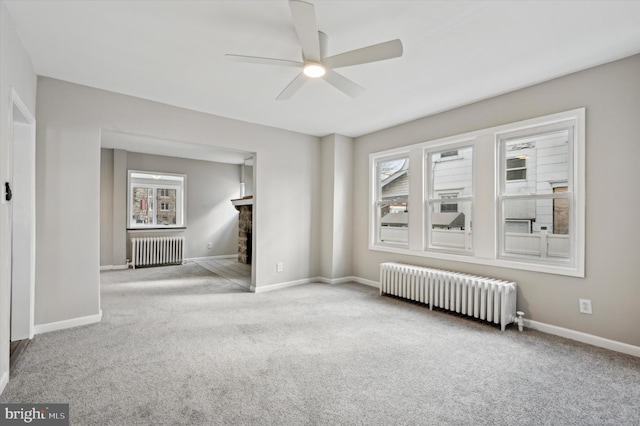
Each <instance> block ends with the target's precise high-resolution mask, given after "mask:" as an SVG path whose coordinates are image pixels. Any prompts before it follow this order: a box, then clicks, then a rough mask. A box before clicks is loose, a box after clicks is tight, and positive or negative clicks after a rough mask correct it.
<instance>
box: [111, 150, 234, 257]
mask: <svg viewBox="0 0 640 426" xmlns="http://www.w3.org/2000/svg"><path fill="white" fill-rule="evenodd" d="M118 151H119V150H118ZM123 152H124V155H125V160H126V164H124V167H122V170H115V171H114V163H113V157H114V155H113V154H114V150H113V149H106V148H102V150H101V157H100V162H101V172H100V174H101V175H100V182H101V186H100V265H101V266H107V265H114V266H115V265H124V260H125V259H124V258H114V256H113V253H114V250H113V249H114V247H113V240H114V238H113V236H114V234H116V233H117V234H127V233H126V229H124V228H122V227H121V229H114V226H113V220H112V218H113V215H114V214H116V213H119V214H123V213H124V215H125V216H126V212H122V211H114V209H113V200H114V197H120V198H124V199H125V200H126V197H127V187H126V184H127V183H126V181H127V178H126V177H127V170H128V169H130V170H143V171H155V172H167V173H179V174H185V175H187V184H186V202H187V204H186V225H187V226H186V228H187V229H186V230H180V231H166V232H164V231H163V232H160V231H151V232H140V231H135V232H133V233H128V235H127V238H126V242H125V244H126V250H124V249H125V247H123V248H122V249H123V252H125V253H126V258H128V259H131V246H130V238H131V236H147V235H181V236H184V237H185V240H186V245H185V257H187V258H194V257H207V256H221V255H233V254H236V253H237V251H238V247H237V245H238V211H237V210H236V209H235V208H234V207H233V205H232V204H231V201H230V200H231V199H233V198H238V195H239V192H240V167H241V166H240V165H235V164H223V163H214V162H210V161H200V160H189V159H186V158H176V157H166V156H161V155H151V154H141V153H135V152H126V151H123ZM114 173H118V174H120V175H123V176H124V180H123V181H122V183H123V184H124V185H119V186H121V187H120V188H117V189H116V188H114V184H113V182H114V179H113V178H114ZM125 209H126V205H125ZM120 210H121V209H120ZM103 217H104V219H105V220H104V221H103V220H102V218H103ZM125 227H126V223H125ZM209 242H211V243H212V244H213V246H212V248H210V249H209V248H207V243H209Z"/></svg>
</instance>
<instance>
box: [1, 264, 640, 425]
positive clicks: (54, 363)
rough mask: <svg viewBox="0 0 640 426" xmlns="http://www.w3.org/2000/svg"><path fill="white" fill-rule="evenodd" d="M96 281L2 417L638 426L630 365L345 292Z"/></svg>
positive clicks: (141, 273)
mask: <svg viewBox="0 0 640 426" xmlns="http://www.w3.org/2000/svg"><path fill="white" fill-rule="evenodd" d="M101 277H102V309H103V312H104V318H103V321H102V323H100V324H94V325H90V326H85V327H79V328H75V329H70V330H62V331H57V332H52V333H47V334H43V335H38V336H36V338H35V339H34V341H33V343H32V344H31V345H30V346H29V347H28V348H27V350H26V352H25V353H24V355H23V357H22V359H20V360H19V361H18V365H17V367H16V369H15V370H14V372H13V374H12V376H11V379H10V383H9V385H8V386H7V388H6V390H5V392H4V393H3V395H2V396H1V397H0V402H22V403H25V402H29V403H41V402H46V403H54V402H68V403H70V407H71V414H70V417H71V423H72V424H77V425H119V426H122V425H165V424H185V425H225V424H229V425H356V424H357V425H397V424H401V425H416V424H425V425H638V424H640V404H639V402H638V401H640V359H639V358H635V357H631V356H628V355H622V354H618V353H614V352H611V351H607V350H604V349H599V348H595V347H591V346H587V345H584V344H580V343H576V342H573V341H569V340H565V339H562V338H558V337H554V336H550V335H545V334H542V333H539V332H535V331H532V330H526V331H525V332H524V333H519V332H518V331H517V330H516V329H514V328H513V327H509V328H508V329H507V331H506V332H504V333H502V332H500V330H499V328H497V327H495V326H492V325H488V324H486V323H484V322H475V321H473V320H469V319H467V318H459V317H457V316H455V315H451V314H448V313H444V312H438V311H429V309H428V308H425V307H423V306H418V305H414V304H411V303H408V302H405V301H400V300H396V299H393V298H389V297H380V296H379V295H378V293H377V290H376V289H374V288H371V287H366V286H362V285H358V284H346V285H336V286H330V285H326V284H309V285H304V286H299V287H292V288H288V289H284V290H280V291H274V292H267V293H260V294H253V293H248V292H246V291H245V290H244V289H243V288H241V287H240V286H238V285H237V284H235V283H233V282H231V281H229V280H227V279H225V278H223V277H221V276H219V275H216V274H214V273H212V272H210V271H208V270H206V269H204V268H201V267H200V266H198V265H195V264H190V265H185V266H174V267H164V268H150V269H136V270H135V271H132V270H127V271H110V272H104V273H102V275H101Z"/></svg>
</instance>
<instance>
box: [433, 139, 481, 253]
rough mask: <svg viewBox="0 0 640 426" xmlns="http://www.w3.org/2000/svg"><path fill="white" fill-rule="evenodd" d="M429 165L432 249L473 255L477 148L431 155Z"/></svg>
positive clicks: (438, 151)
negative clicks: (472, 227)
mask: <svg viewBox="0 0 640 426" xmlns="http://www.w3.org/2000/svg"><path fill="white" fill-rule="evenodd" d="M452 152H453V153H455V161H450V160H451V158H450V157H451V153H452ZM427 164H428V176H429V177H430V178H427V187H428V192H429V197H428V200H427V204H428V206H429V207H428V209H427V211H428V213H429V214H428V229H429V244H428V246H429V248H430V249H440V250H458V251H464V252H470V251H471V248H472V244H471V205H472V201H471V200H472V197H473V148H472V147H465V148H460V149H456V150H454V151H452V150H450V149H449V150H447V151H442V150H437V151H427Z"/></svg>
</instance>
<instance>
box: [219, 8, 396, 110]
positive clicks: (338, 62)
mask: <svg viewBox="0 0 640 426" xmlns="http://www.w3.org/2000/svg"><path fill="white" fill-rule="evenodd" d="M289 8H290V9H291V16H292V17H293V25H294V26H295V29H296V33H297V34H298V40H299V41H300V45H301V47H302V62H300V61H291V60H287V59H275V58H263V57H259V56H245V55H232V54H227V55H225V56H227V57H228V58H229V59H232V60H236V61H240V62H249V63H254V64H264V65H279V66H285V67H295V68H300V69H301V72H300V74H298V76H297V77H296V78H294V79H293V80H292V81H291V82H290V83H289V84H288V85H287V87H285V88H284V90H283V91H282V92H280V94H279V95H278V97H277V98H276V99H278V100H286V99H290V98H291V97H292V96H293V95H294V94H295V93H296V92H297V91H298V90H299V89H300V88H301V87H302V86H303V85H304V83H305V82H306V81H307V78H322V79H324V81H326V82H327V83H329V84H330V85H332V86H333V87H335V88H336V89H338V90H340V91H341V92H343V93H345V94H347V95H349V96H351V97H356V96H358V95H360V94H361V93H362V92H364V88H362V87H360V86H359V85H357V84H356V83H354V82H353V81H351V80H349V79H348V78H346V77H344V76H342V75H341V74H338V73H337V72H335V71H334V69H335V68H341V67H348V66H351V65H360V64H366V63H368V62H376V61H384V60H386V59H391V58H397V57H400V56H402V42H401V41H400V40H397V39H396V40H391V41H387V42H384V43H380V44H374V45H372V46H367V47H363V48H360V49H355V50H351V51H349V52H344V53H340V54H338V55H334V56H329V57H325V53H326V48H327V36H326V35H325V34H324V33H322V32H320V31H318V26H317V24H316V14H315V10H314V7H313V5H312V4H311V3H307V2H305V1H301V0H289Z"/></svg>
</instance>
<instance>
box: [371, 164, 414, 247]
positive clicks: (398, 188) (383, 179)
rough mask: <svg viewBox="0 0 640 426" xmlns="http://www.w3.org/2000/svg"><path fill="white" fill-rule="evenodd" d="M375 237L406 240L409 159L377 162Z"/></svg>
mask: <svg viewBox="0 0 640 426" xmlns="http://www.w3.org/2000/svg"><path fill="white" fill-rule="evenodd" d="M377 167H378V185H379V187H378V226H379V240H380V241H381V242H386V243H401V244H408V243H409V210H408V205H407V201H408V198H409V159H408V158H400V159H394V160H385V161H380V162H378V163H377Z"/></svg>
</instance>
